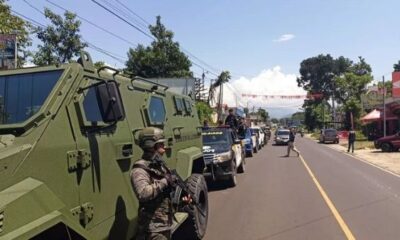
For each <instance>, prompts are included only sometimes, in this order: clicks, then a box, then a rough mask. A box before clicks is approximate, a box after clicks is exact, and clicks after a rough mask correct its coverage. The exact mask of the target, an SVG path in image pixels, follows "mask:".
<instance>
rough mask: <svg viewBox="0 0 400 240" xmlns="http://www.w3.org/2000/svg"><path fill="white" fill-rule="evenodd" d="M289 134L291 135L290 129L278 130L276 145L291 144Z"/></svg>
mask: <svg viewBox="0 0 400 240" xmlns="http://www.w3.org/2000/svg"><path fill="white" fill-rule="evenodd" d="M289 134H290V131H289V129H278V130H276V132H275V144H276V145H281V144H288V142H289Z"/></svg>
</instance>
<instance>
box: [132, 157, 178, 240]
mask: <svg viewBox="0 0 400 240" xmlns="http://www.w3.org/2000/svg"><path fill="white" fill-rule="evenodd" d="M148 155H149V154H146V152H145V154H144V155H143V157H142V158H143V159H142V160H139V161H137V162H136V163H135V164H134V166H133V169H132V171H131V180H132V184H133V189H134V191H135V194H136V196H137V198H138V199H139V211H138V232H137V235H136V239H141V240H148V239H149V240H150V239H151V240H163V239H170V238H171V225H172V217H173V212H172V205H171V198H170V194H169V193H170V191H169V184H168V181H167V179H166V178H165V174H166V173H167V171H166V170H165V169H164V168H163V167H162V166H161V165H160V164H159V163H157V161H155V160H152V157H153V156H148ZM161 161H162V160H161Z"/></svg>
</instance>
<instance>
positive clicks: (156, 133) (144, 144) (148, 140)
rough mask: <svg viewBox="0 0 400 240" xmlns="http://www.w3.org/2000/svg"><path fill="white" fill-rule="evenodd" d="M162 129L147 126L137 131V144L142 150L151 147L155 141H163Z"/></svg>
mask: <svg viewBox="0 0 400 240" xmlns="http://www.w3.org/2000/svg"><path fill="white" fill-rule="evenodd" d="M165 141H166V139H165V137H164V131H163V130H162V129H159V128H155V127H147V128H144V129H143V130H141V131H140V133H139V146H140V147H141V148H142V149H143V150H149V149H153V148H154V145H156V143H164V142H165Z"/></svg>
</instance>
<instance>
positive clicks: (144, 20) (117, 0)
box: [115, 0, 151, 25]
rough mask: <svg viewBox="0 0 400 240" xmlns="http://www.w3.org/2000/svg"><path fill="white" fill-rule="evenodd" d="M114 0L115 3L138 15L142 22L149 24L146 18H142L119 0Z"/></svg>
mask: <svg viewBox="0 0 400 240" xmlns="http://www.w3.org/2000/svg"><path fill="white" fill-rule="evenodd" d="M115 1H116V2H117V3H119V4H120V5H121V6H123V7H124V8H125V9H126V10H128V11H129V12H131V13H132V14H133V15H135V16H136V17H138V18H139V19H140V20H142V21H143V22H144V23H146V24H147V25H151V24H150V23H149V22H148V21H146V19H144V18H142V17H141V16H140V15H139V14H137V13H135V12H134V11H132V10H131V9H130V8H129V7H128V6H126V5H125V4H123V3H121V2H120V1H119V0H115Z"/></svg>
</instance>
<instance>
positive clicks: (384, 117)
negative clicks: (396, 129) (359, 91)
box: [382, 76, 386, 137]
mask: <svg viewBox="0 0 400 240" xmlns="http://www.w3.org/2000/svg"><path fill="white" fill-rule="evenodd" d="M382 83H383V136H384V137H386V101H385V97H386V91H385V76H382Z"/></svg>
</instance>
